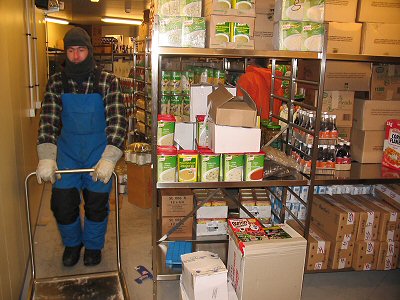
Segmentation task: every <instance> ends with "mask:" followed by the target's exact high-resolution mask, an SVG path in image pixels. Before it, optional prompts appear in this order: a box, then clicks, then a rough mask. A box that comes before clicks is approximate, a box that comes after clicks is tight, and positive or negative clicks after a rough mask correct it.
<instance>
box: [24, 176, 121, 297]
mask: <svg viewBox="0 0 400 300" xmlns="http://www.w3.org/2000/svg"><path fill="white" fill-rule="evenodd" d="M93 171H94V169H74V170H60V171H56V174H72V173H89V172H93ZM33 175H36V172H32V173H30V174H29V175H28V176H27V177H26V178H25V202H26V216H27V223H28V234H29V255H30V264H31V276H32V277H31V280H30V284H29V290H28V299H129V294H128V289H127V286H126V283H125V277H124V274H123V271H122V268H121V242H120V227H119V197H118V176H117V175H116V173H115V172H113V176H112V177H113V178H114V180H115V227H116V248H117V266H118V269H117V270H115V271H108V272H97V273H89V274H78V275H69V276H60V277H49V278H36V266H35V255H34V249H33V248H34V247H33V236H32V225H31V216H30V205H29V191H28V181H29V179H30V178H31V177H32V176H33Z"/></svg>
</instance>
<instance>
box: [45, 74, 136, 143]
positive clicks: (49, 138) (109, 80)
mask: <svg viewBox="0 0 400 300" xmlns="http://www.w3.org/2000/svg"><path fill="white" fill-rule="evenodd" d="M93 81H94V75H93V74H92V75H91V76H90V77H89V79H88V80H87V81H84V82H83V83H82V84H81V85H78V83H77V82H75V81H74V80H72V79H69V80H68V84H69V89H70V91H72V93H73V94H85V93H91V92H92V91H93ZM99 90H100V93H101V95H102V97H103V101H104V107H105V113H106V124H107V127H106V136H107V143H108V144H109V145H113V146H115V147H118V148H119V149H121V150H123V149H124V140H125V136H126V131H127V124H128V122H127V119H126V109H125V105H124V101H123V96H122V94H121V90H120V86H119V81H118V79H117V77H116V76H115V75H113V74H110V73H108V72H104V71H102V72H101V75H100V80H99ZM62 93H63V85H62V77H61V72H58V73H55V74H54V75H52V76H51V77H50V78H49V80H48V82H47V86H46V92H45V95H44V101H43V103H42V111H41V114H40V125H39V135H38V144H42V143H52V144H55V145H57V139H58V136H59V134H60V132H61V127H62V120H61V111H62V101H61V95H62Z"/></svg>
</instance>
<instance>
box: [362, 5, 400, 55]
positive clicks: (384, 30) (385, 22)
mask: <svg viewBox="0 0 400 300" xmlns="http://www.w3.org/2000/svg"><path fill="white" fill-rule="evenodd" d="M399 16H400V6H399V1H398V0H381V1H374V0H359V3H358V9H357V21H358V22H361V23H363V25H362V38H361V54H367V55H389V56H399V55H400V36H399V31H400V19H399Z"/></svg>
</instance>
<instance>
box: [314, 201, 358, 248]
mask: <svg viewBox="0 0 400 300" xmlns="http://www.w3.org/2000/svg"><path fill="white" fill-rule="evenodd" d="M358 218H359V215H358V213H356V212H355V211H353V210H351V209H350V208H348V207H346V206H344V205H343V204H341V203H338V202H337V201H336V200H335V199H334V198H332V196H329V195H315V196H314V198H313V203H312V214H311V220H312V222H313V223H314V224H315V225H316V226H318V228H319V229H321V230H322V231H323V232H325V233H326V234H327V235H328V237H329V238H330V240H335V241H345V242H348V241H354V240H355V238H356V228H357V226H358Z"/></svg>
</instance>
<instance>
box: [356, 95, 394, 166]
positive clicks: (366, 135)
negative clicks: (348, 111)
mask: <svg viewBox="0 0 400 300" xmlns="http://www.w3.org/2000/svg"><path fill="white" fill-rule="evenodd" d="M399 115H400V101H384V102H383V101H380V100H364V99H357V98H356V99H355V102H354V122H353V130H352V133H351V135H352V151H351V154H352V158H353V159H354V160H356V161H358V162H360V163H380V162H381V161H382V155H383V141H384V139H385V123H386V120H388V119H392V118H396V117H398V116H399Z"/></svg>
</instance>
